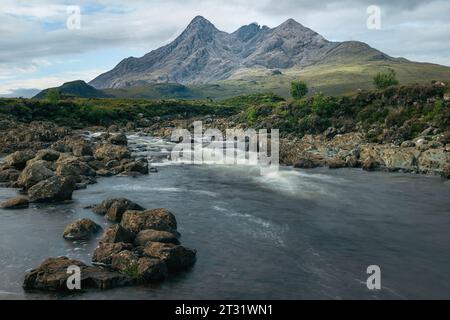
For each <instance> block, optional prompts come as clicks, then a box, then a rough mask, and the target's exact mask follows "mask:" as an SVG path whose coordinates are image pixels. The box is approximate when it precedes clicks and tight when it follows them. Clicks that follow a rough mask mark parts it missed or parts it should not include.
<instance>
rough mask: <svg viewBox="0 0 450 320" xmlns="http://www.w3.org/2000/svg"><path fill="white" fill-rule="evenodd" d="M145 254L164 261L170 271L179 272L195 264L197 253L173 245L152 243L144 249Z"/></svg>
mask: <svg viewBox="0 0 450 320" xmlns="http://www.w3.org/2000/svg"><path fill="white" fill-rule="evenodd" d="M143 254H144V255H145V256H147V257H150V258H156V259H160V260H162V261H164V262H165V263H166V264H167V268H168V269H169V271H178V270H183V269H186V268H189V267H190V266H192V265H193V264H194V263H195V260H196V254H197V251H196V250H191V249H188V248H185V247H183V246H179V245H175V244H172V243H160V242H151V243H149V244H147V246H146V247H145V248H144V249H143Z"/></svg>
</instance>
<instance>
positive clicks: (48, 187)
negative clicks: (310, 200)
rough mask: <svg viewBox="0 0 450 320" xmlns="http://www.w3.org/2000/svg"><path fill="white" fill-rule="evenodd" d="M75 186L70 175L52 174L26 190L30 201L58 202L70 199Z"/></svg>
mask: <svg viewBox="0 0 450 320" xmlns="http://www.w3.org/2000/svg"><path fill="white" fill-rule="evenodd" d="M75 188H76V184H75V181H74V180H73V179H72V178H70V177H59V176H54V177H51V178H49V179H47V180H44V181H41V182H39V183H38V184H35V185H34V186H32V187H31V188H30V189H29V190H28V197H29V199H30V202H58V201H65V200H71V199H72V193H73V191H74V190H75Z"/></svg>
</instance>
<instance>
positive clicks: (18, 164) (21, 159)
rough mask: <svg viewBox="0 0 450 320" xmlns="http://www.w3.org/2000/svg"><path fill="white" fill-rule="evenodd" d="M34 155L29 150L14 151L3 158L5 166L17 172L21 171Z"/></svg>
mask: <svg viewBox="0 0 450 320" xmlns="http://www.w3.org/2000/svg"><path fill="white" fill-rule="evenodd" d="M34 156H35V153H34V152H33V151H31V150H25V151H16V152H14V153H12V154H10V155H9V156H7V157H6V158H5V164H6V165H8V166H9V167H12V168H15V169H17V170H23V169H24V168H25V166H26V164H27V161H28V160H30V159H33V158H34Z"/></svg>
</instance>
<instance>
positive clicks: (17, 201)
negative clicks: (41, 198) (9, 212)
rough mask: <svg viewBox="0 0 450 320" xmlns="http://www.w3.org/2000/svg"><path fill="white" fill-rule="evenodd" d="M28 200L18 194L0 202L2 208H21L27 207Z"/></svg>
mask: <svg viewBox="0 0 450 320" xmlns="http://www.w3.org/2000/svg"><path fill="white" fill-rule="evenodd" d="M29 204H30V201H29V200H28V198H27V197H24V196H18V197H15V198H11V199H8V200H5V201H3V202H2V203H0V207H1V208H2V209H23V208H28V206H29Z"/></svg>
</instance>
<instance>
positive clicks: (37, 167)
mask: <svg viewBox="0 0 450 320" xmlns="http://www.w3.org/2000/svg"><path fill="white" fill-rule="evenodd" d="M53 176H54V173H53V171H52V170H50V169H49V168H48V162H47V161H44V160H38V161H35V162H33V163H31V164H30V165H28V166H27V167H26V168H25V169H24V170H23V171H22V173H21V174H20V176H19V179H18V180H17V183H18V185H19V186H21V187H23V188H25V189H29V188H31V187H32V186H34V185H36V184H37V183H39V182H41V181H43V180H46V179H48V178H50V177H53Z"/></svg>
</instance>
